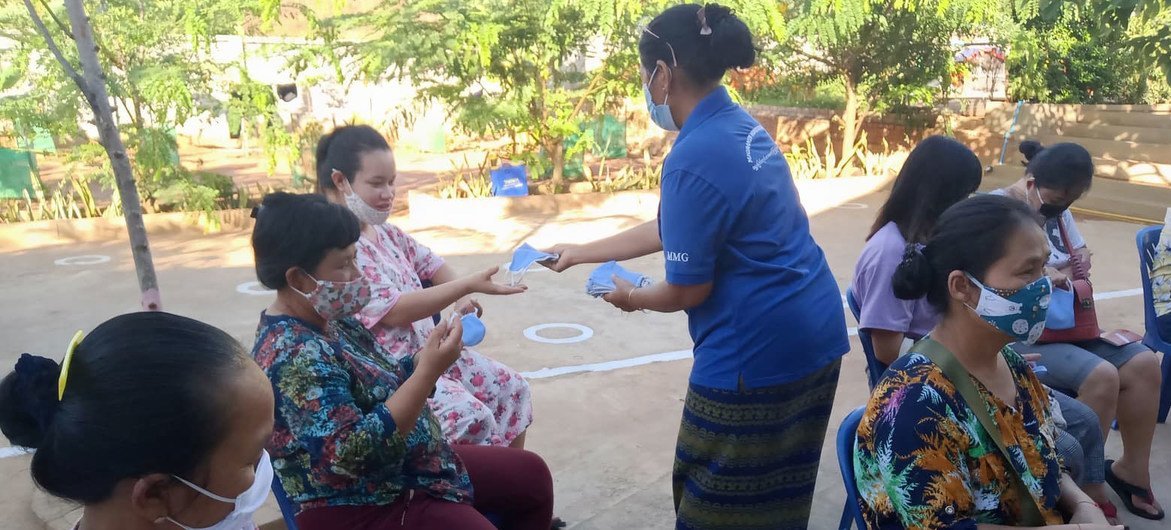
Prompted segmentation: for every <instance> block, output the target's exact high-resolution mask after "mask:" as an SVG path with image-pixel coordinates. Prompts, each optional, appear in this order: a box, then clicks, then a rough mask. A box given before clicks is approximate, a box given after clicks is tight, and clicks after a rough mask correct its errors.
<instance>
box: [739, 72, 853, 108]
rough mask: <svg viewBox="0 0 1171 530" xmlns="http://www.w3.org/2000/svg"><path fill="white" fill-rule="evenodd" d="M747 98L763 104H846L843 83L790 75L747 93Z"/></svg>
mask: <svg viewBox="0 0 1171 530" xmlns="http://www.w3.org/2000/svg"><path fill="white" fill-rule="evenodd" d="M745 99H747V100H748V101H750V102H752V103H758V104H762V105H775V106H778V107H800V108H813V109H832V110H841V109H842V108H844V107H845V105H846V94H845V89H844V88H843V87H842V84H841V83H839V82H836V81H833V80H823V81H821V82H820V83H815V82H811V81H809V80H807V79H804V78H801V77H788V78H784V79H781V80H780V81H779V82H777V83H775V84H769V85H765V86H762V87H760V88H758V89H756V90H753V91H751V92H749V93H747V94H745Z"/></svg>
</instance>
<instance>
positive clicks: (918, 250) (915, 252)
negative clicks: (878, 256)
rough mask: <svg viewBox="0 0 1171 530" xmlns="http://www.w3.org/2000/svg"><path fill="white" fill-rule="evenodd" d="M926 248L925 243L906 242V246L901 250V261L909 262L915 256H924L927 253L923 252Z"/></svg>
mask: <svg viewBox="0 0 1171 530" xmlns="http://www.w3.org/2000/svg"><path fill="white" fill-rule="evenodd" d="M926 249H927V245H924V244H923V243H907V247H906V249H905V250H904V251H903V263H909V262H910V261H911V260H913V259H915V258H926V257H927V255H926V254H924V253H923V251H924V250H926Z"/></svg>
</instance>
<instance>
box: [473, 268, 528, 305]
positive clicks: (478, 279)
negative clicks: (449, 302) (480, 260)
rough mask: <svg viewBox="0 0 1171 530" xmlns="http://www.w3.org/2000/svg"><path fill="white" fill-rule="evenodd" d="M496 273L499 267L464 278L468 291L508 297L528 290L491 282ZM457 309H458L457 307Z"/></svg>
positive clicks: (522, 287) (523, 287)
mask: <svg viewBox="0 0 1171 530" xmlns="http://www.w3.org/2000/svg"><path fill="white" fill-rule="evenodd" d="M497 272H500V267H492V268H489V269H485V270H483V271H481V272H477V273H475V274H470V275H468V276H465V277H464V280H465V281H467V282H468V284H469V287H470V290H471V291H472V292H473V293H483V294H488V295H510V294H520V293H523V292H525V291H527V290H528V289H529V288H528V287H526V286H524V285H516V286H511V285H503V284H499V283H496V282H494V281H492V277H493V276H495V275H496V273H497ZM477 306H478V304H477ZM457 309H460V308H459V307H458V306H457Z"/></svg>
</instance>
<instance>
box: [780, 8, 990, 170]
mask: <svg viewBox="0 0 1171 530" xmlns="http://www.w3.org/2000/svg"><path fill="white" fill-rule="evenodd" d="M783 12H784V13H785V17H786V25H785V33H784V34H781V35H778V41H779V42H780V50H779V52H780V54H781V55H782V57H785V60H783V61H782V63H783V64H786V65H787V71H786V72H785V74H786V75H795V76H801V77H803V78H804V79H807V80H809V82H810V83H811V84H816V83H820V82H822V81H825V80H832V81H834V82H836V83H838V84H840V86H841V87H842V90H843V92H844V96H845V97H844V99H845V102H844V109H843V111H842V123H841V144H840V145H841V148H840V149H839V150H838V153H839V154H840V155H841V158H840V159H839V160H838V162H837V170H838V171H840V170H841V169H844V168H845V167H846V166H847V165H848V164H850V162H851V159H852V157H853V155H854V154H855V144H856V143H857V139H858V136H859V134H860V132H861V130H862V125H863V123H864V120H865V119H866V116H867V115H868V114H870V113H872V112H875V111H883V110H887V109H890V108H892V107H898V106H908V105H915V104H931V103H933V102H934V99H935V96H936V95H937V94H938V92H939V90H940V89H939V88H937V87H938V86H939V85H940V83H943V84H944V85H945V84H946V80H947V79H948V78H949V75H948V74H949V72H950V71H951V69H952V68H953V64H954V60H953V56H954V52H955V50H954V49H953V47H952V44H951V39H952V38H953V36H969V35H973V36H974V35H981V34H986V33H988V32H994V31H995V29H996V27H998V26H1001V25H1003V24H1004V20H1003V15H1002V13H1003V10H1002V9H1001V1H1000V0H794V1H792V2H791V3H787V4H785V9H783Z"/></svg>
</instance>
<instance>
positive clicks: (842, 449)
mask: <svg viewBox="0 0 1171 530" xmlns="http://www.w3.org/2000/svg"><path fill="white" fill-rule="evenodd" d="M864 412H866V406H865V405H863V406H861V407H858V408H856V409H854V410H852V411H850V413H849V414H847V415H846V419H844V420H842V426H841V427H838V441H837V447H838V469H840V470H841V471H842V484H843V486H845V489H846V509H847V510H852V511H853V516H854V517H853V519H854V524H856V525H857V526H858V528H859V529H865V528H866V522H865V521H863V519H862V505H861V504H859V503H860V502H861V501H860V500H859V499H858V484H857V483H856V482H855V481H854V440H855V439H856V438H857V437H858V424H859V423H862V414H863V413H864ZM842 521H843V524H844V523H845V517H844V516H843V519H842Z"/></svg>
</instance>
